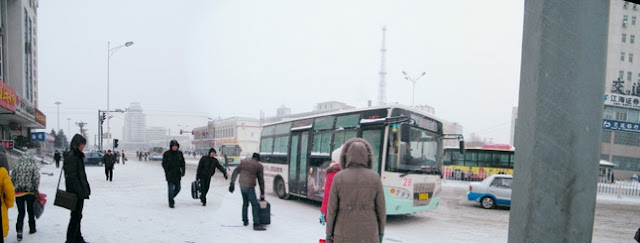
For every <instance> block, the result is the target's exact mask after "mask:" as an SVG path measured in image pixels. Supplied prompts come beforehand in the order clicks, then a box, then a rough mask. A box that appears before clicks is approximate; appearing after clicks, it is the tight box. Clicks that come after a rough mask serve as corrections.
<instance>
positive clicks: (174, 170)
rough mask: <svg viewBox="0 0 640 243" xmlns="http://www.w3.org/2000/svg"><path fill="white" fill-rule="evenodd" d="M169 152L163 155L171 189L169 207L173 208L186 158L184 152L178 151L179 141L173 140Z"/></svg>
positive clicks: (165, 173) (165, 172)
mask: <svg viewBox="0 0 640 243" xmlns="http://www.w3.org/2000/svg"><path fill="white" fill-rule="evenodd" d="M169 148H170V149H169V150H168V151H166V152H164V154H163V155H162V167H163V168H164V175H165V178H166V179H167V185H168V187H169V207H170V208H173V207H174V204H175V201H174V199H175V197H176V196H177V195H178V193H179V192H180V180H181V177H183V176H184V172H185V171H184V169H185V165H184V156H183V155H182V151H180V150H178V149H179V148H180V144H178V141H176V140H171V142H170V143H169Z"/></svg>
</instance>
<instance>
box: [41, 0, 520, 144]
mask: <svg viewBox="0 0 640 243" xmlns="http://www.w3.org/2000/svg"><path fill="white" fill-rule="evenodd" d="M523 9H524V2H523V1H522V0H492V1H477V0H462V1H418V0H416V1H373V0H363V1H333V0H331V1H299V0H289V1H286V0H274V1H246V0H233V1H231V0H228V1H214V0H211V1H205V0H202V1H168V0H144V1H143V0H137V1H130V0H109V1H106V0H104V1H83V0H69V1H40V8H39V10H38V58H39V60H38V68H39V69H38V72H39V73H38V74H39V75H38V76H39V102H40V103H39V109H40V110H42V111H43V112H44V113H45V114H46V115H47V127H48V128H47V130H48V131H50V130H51V128H56V127H57V115H56V105H55V104H54V103H55V102H56V101H60V102H62V105H60V128H61V129H63V130H65V131H66V130H67V118H71V126H72V127H71V129H73V131H77V128H74V127H75V126H74V124H73V123H75V122H77V121H80V120H82V121H85V122H87V123H88V127H89V136H90V138H89V139H88V140H90V141H91V142H93V136H94V134H96V129H97V124H96V123H97V110H98V109H106V106H107V94H106V89H107V84H106V83H107V82H106V73H107V41H111V43H112V47H113V46H117V45H120V44H124V42H126V41H134V42H135V44H134V45H133V46H131V47H128V48H122V49H120V50H119V51H118V52H117V53H115V54H114V55H113V56H112V57H111V78H110V80H111V81H110V84H111V102H110V106H111V108H112V109H115V108H126V107H128V106H129V104H130V103H131V102H140V103H141V105H142V107H143V109H144V110H145V113H146V114H147V125H148V126H163V127H167V128H170V129H171V131H172V133H173V134H175V133H176V132H177V130H178V129H179V127H178V125H181V126H189V127H190V128H193V127H196V126H203V125H206V122H207V118H208V117H212V118H217V117H223V118H226V117H231V116H247V117H255V118H258V117H259V115H260V111H261V110H262V111H263V112H265V114H266V115H267V116H270V115H275V112H276V108H278V107H279V106H282V105H285V106H287V107H290V108H291V110H292V112H294V113H297V112H306V111H310V110H312V109H313V108H314V104H316V103H318V102H323V101H331V100H336V101H341V102H345V103H347V104H349V105H352V106H356V107H364V106H366V105H367V100H373V101H374V103H375V102H376V96H377V87H378V81H379V76H378V72H379V71H380V47H381V42H382V40H381V39H382V34H381V27H382V26H383V25H386V26H387V50H388V51H387V72H388V75H387V88H388V90H387V101H388V102H398V103H401V104H407V105H410V104H411V92H412V85H411V83H410V82H409V81H407V80H405V79H404V78H403V75H402V70H406V71H407V72H408V73H409V74H411V75H413V76H417V75H419V74H420V73H422V72H426V73H427V74H426V76H425V77H423V78H422V79H420V80H419V81H418V82H417V83H416V87H415V92H416V97H415V103H416V104H427V105H430V106H433V107H435V109H436V115H437V116H438V117H441V118H443V119H446V120H448V121H454V122H459V123H460V124H461V125H462V126H463V127H464V132H465V136H467V137H468V136H470V134H471V133H476V134H478V135H479V136H481V137H487V138H492V139H493V142H498V143H508V142H509V133H510V120H511V109H512V107H513V106H516V105H517V102H518V85H519V77H520V56H521V45H522V26H523ZM123 117H124V115H123V114H115V117H114V118H113V119H112V120H111V130H112V132H113V134H114V136H115V137H120V136H121V133H122V124H123ZM105 129H106V128H105Z"/></svg>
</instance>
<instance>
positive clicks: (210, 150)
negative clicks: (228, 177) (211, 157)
mask: <svg viewBox="0 0 640 243" xmlns="http://www.w3.org/2000/svg"><path fill="white" fill-rule="evenodd" d="M212 152H213V153H216V154H217V153H218V152H216V149H214V148H211V149H209V154H211V153H212Z"/></svg>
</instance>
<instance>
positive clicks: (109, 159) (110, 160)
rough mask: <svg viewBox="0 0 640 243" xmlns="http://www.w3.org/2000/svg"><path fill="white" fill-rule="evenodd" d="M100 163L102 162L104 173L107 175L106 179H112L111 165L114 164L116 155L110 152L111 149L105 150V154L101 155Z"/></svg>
mask: <svg viewBox="0 0 640 243" xmlns="http://www.w3.org/2000/svg"><path fill="white" fill-rule="evenodd" d="M102 163H103V164H104V174H105V175H106V176H107V181H113V166H114V165H115V164H116V156H115V155H113V154H111V150H109V151H107V154H105V155H104V157H102Z"/></svg>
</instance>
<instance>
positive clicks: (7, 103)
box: [0, 79, 16, 112]
mask: <svg viewBox="0 0 640 243" xmlns="http://www.w3.org/2000/svg"><path fill="white" fill-rule="evenodd" d="M0 107H2V108H5V109H7V110H10V111H11V112H16V91H15V90H13V88H11V87H10V86H9V85H6V84H5V83H4V82H2V80H1V79H0Z"/></svg>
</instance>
